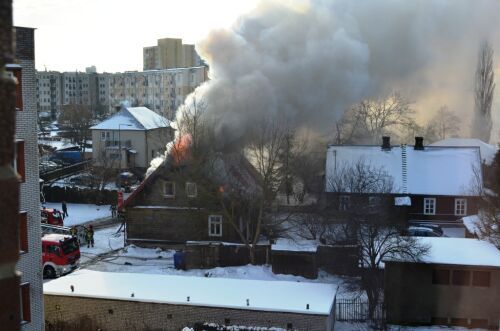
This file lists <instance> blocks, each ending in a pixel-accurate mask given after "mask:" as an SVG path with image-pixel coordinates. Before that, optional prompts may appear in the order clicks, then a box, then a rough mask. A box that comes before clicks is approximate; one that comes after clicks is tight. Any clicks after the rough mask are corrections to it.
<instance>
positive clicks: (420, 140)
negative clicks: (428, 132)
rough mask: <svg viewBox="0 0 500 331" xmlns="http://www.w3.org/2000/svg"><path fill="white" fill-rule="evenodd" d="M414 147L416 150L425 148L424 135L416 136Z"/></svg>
mask: <svg viewBox="0 0 500 331" xmlns="http://www.w3.org/2000/svg"><path fill="white" fill-rule="evenodd" d="M414 149H415V150H416V151H423V150H424V137H415V146H414Z"/></svg>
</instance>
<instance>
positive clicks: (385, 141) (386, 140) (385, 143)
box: [382, 136, 391, 151]
mask: <svg viewBox="0 0 500 331" xmlns="http://www.w3.org/2000/svg"><path fill="white" fill-rule="evenodd" d="M382 150H383V151H389V150H391V137H389V136H384V137H382Z"/></svg>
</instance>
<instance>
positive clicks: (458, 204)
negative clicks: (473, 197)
mask: <svg viewBox="0 0 500 331" xmlns="http://www.w3.org/2000/svg"><path fill="white" fill-rule="evenodd" d="M460 209H463V210H462V211H461V210H460ZM455 215H456V216H465V215H467V199H464V198H455Z"/></svg>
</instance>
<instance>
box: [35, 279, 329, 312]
mask: <svg viewBox="0 0 500 331" xmlns="http://www.w3.org/2000/svg"><path fill="white" fill-rule="evenodd" d="M71 285H73V287H74V292H71V288H70V286H71ZM43 292H44V294H51V295H63V296H75V297H88V298H101V299H111V300H127V301H140V302H154V303H166V304H180V305H192V306H204V307H220V308H233V309H248V310H259V311H278V312H289V313H300V314H319V315H329V314H330V311H331V308H332V304H333V301H334V299H335V295H336V286H335V285H333V284H322V283H302V282H288V281H262V280H242V279H228V278H207V277H190V276H168V275H159V274H140V273H112V272H99V271H92V270H78V271H76V272H74V273H72V274H69V275H66V276H64V277H61V278H58V279H54V280H51V281H49V282H46V283H45V284H44V285H43ZM132 294H133V297H132ZM188 297H189V301H188ZM247 300H248V305H247ZM308 304H309V309H307V305H308Z"/></svg>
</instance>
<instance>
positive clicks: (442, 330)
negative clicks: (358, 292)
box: [335, 321, 484, 331]
mask: <svg viewBox="0 0 500 331" xmlns="http://www.w3.org/2000/svg"><path fill="white" fill-rule="evenodd" d="M372 330H373V329H372V328H370V326H369V325H368V324H367V323H347V322H338V321H337V322H335V331H372ZM388 330H389V331H466V330H467V331H484V330H483V329H468V328H463V327H459V326H455V327H453V326H440V325H434V326H401V325H390V326H389V328H388Z"/></svg>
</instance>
